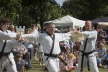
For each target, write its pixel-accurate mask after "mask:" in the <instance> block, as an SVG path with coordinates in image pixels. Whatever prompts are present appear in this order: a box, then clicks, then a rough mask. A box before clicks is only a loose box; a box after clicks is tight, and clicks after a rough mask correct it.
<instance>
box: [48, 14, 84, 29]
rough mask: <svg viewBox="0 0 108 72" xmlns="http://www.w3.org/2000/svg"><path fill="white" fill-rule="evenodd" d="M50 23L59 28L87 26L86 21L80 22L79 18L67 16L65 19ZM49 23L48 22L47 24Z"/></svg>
mask: <svg viewBox="0 0 108 72" xmlns="http://www.w3.org/2000/svg"><path fill="white" fill-rule="evenodd" d="M48 22H52V23H54V24H56V25H58V26H60V25H61V26H62V25H63V26H65V25H72V26H73V27H75V26H78V27H83V26H84V24H85V21H83V20H79V19H77V18H74V17H72V16H70V15H66V16H64V17H61V18H58V19H55V20H52V21H48ZM46 23H47V22H46Z"/></svg>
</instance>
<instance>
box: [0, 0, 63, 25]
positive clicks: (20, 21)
mask: <svg viewBox="0 0 108 72" xmlns="http://www.w3.org/2000/svg"><path fill="white" fill-rule="evenodd" d="M62 11H63V9H62V8H60V7H59V6H58V5H57V3H56V1H55V0H0V17H4V16H7V17H10V18H11V19H12V20H13V22H14V24H16V25H26V26H29V25H30V24H32V23H40V24H43V22H44V21H47V20H50V19H55V18H58V17H61V16H62Z"/></svg>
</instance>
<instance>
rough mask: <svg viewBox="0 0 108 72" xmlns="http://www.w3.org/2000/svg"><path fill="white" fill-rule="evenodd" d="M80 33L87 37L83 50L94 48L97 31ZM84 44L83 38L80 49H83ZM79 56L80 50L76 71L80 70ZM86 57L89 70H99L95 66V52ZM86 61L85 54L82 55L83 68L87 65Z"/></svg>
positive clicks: (88, 50)
mask: <svg viewBox="0 0 108 72" xmlns="http://www.w3.org/2000/svg"><path fill="white" fill-rule="evenodd" d="M82 33H83V34H84V35H86V36H87V38H88V40H87V44H86V49H85V52H91V51H93V50H96V48H95V44H96V39H97V31H84V32H82ZM84 44H85V40H84V41H82V42H81V47H80V50H81V51H83V50H84ZM81 58H82V52H80V57H79V63H78V72H81V71H80V70H81V60H82V59H81ZM88 59H89V67H90V72H99V70H98V67H97V61H96V54H95V52H93V53H91V54H89V55H88ZM86 61H87V58H86V56H84V60H83V68H85V66H86V67H87V62H86ZM85 62H86V63H85Z"/></svg>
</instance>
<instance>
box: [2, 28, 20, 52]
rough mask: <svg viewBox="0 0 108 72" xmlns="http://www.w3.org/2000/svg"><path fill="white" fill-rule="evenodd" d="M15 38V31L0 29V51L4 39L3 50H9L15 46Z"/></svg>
mask: <svg viewBox="0 0 108 72" xmlns="http://www.w3.org/2000/svg"><path fill="white" fill-rule="evenodd" d="M15 38H16V33H14V32H11V31H8V30H7V31H5V32H3V31H1V30H0V52H1V50H2V47H3V44H4V42H5V40H6V46H5V50H4V52H10V51H11V49H12V48H15V46H16V45H17V44H18V42H17V41H16V40H15Z"/></svg>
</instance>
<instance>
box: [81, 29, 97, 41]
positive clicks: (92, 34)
mask: <svg viewBox="0 0 108 72" xmlns="http://www.w3.org/2000/svg"><path fill="white" fill-rule="evenodd" d="M82 34H84V35H85V36H86V37H87V38H90V39H96V38H97V31H84V32H82Z"/></svg>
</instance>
